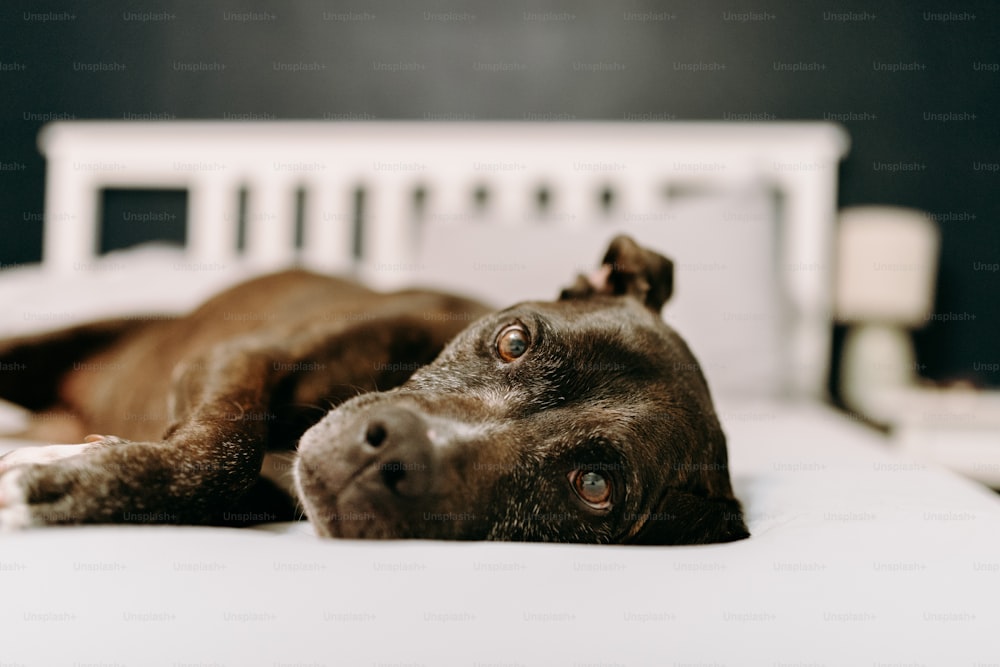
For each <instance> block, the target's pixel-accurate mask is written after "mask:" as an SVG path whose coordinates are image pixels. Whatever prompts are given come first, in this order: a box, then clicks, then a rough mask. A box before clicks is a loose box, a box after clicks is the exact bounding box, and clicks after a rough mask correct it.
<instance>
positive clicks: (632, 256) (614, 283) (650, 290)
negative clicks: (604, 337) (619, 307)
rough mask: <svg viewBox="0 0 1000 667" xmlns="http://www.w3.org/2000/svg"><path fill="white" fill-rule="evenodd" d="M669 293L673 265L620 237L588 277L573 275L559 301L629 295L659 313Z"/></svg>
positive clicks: (671, 288)
mask: <svg viewBox="0 0 1000 667" xmlns="http://www.w3.org/2000/svg"><path fill="white" fill-rule="evenodd" d="M673 291H674V263H673V262H671V261H670V260H669V259H667V258H666V257H664V256H663V255H660V254H658V253H655V252H653V251H652V250H647V249H646V248H643V247H642V246H640V245H639V244H638V243H636V242H635V241H634V240H633V239H632V238H631V237H629V236H625V235H621V236H616V237H615V238H614V239H612V241H611V245H610V246H608V251H607V252H606V253H605V254H604V259H603V260H602V261H601V268H599V269H598V270H597V271H595V272H594V273H592V274H591V275H589V276H582V275H581V276H577V278H576V282H575V283H573V285H572V286H570V287H567V288H566V289H564V290H563V291H562V293H561V294H560V295H559V299H560V300H566V299H585V298H587V297H589V296H592V295H594V294H611V295H615V296H632V297H635V298H636V299H638V300H639V301H640V302H642V303H643V304H645V306H646V307H647V308H649V309H650V310H652V311H653V312H656V313H659V312H660V309H661V308H663V304H665V303H666V302H667V300H668V299H670V295H671V294H673Z"/></svg>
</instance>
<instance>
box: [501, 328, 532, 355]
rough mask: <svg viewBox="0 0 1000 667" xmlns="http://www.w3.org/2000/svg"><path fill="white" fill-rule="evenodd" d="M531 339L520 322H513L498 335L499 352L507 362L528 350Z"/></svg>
mask: <svg viewBox="0 0 1000 667" xmlns="http://www.w3.org/2000/svg"><path fill="white" fill-rule="evenodd" d="M530 344H531V339H530V338H529V337H528V332H527V331H526V330H525V328H524V327H522V326H521V325H520V324H512V325H511V326H509V327H507V328H506V329H504V330H503V331H501V332H500V335H499V336H497V354H499V355H500V358H501V359H503V360H504V361H506V362H511V361H514V360H515V359H517V358H518V357H520V356H522V355H523V354H524V353H525V352H527V351H528V345H530Z"/></svg>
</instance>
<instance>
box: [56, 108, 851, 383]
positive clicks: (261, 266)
mask: <svg viewBox="0 0 1000 667" xmlns="http://www.w3.org/2000/svg"><path fill="white" fill-rule="evenodd" d="M39 144H40V147H41V150H42V152H43V153H44V155H45V157H46V158H47V160H48V167H47V180H46V199H45V232H44V234H45V235H44V262H43V263H44V266H45V267H46V268H47V269H48V270H50V271H51V272H53V273H57V274H58V273H63V274H65V273H69V272H72V271H75V270H77V268H78V267H81V266H84V267H86V266H92V265H93V264H94V263H93V262H92V260H93V259H94V257H95V255H96V254H97V244H96V239H97V238H99V235H98V231H99V230H98V225H99V196H100V192H101V190H102V189H105V188H178V189H186V190H187V191H188V193H189V196H188V214H187V217H188V227H187V239H188V244H187V249H186V253H187V258H188V259H189V260H190V261H191V262H192V263H196V264H201V263H204V264H213V263H215V264H220V265H226V266H229V265H232V264H241V265H243V266H244V267H245V266H247V265H249V266H251V267H253V269H254V270H260V271H266V270H270V269H274V268H277V267H281V266H287V265H289V264H293V263H298V264H301V265H304V266H307V267H309V268H313V269H317V270H322V271H331V272H348V273H354V274H355V275H357V276H359V277H360V278H362V279H365V280H367V281H369V282H370V283H372V284H374V285H375V286H377V287H381V288H392V287H396V286H399V285H402V284H405V283H406V282H407V279H408V276H407V272H406V271H405V267H407V266H408V265H409V262H411V261H412V252H413V247H414V244H413V242H412V240H413V235H414V229H415V222H416V221H417V220H418V219H423V220H435V221H437V222H442V223H446V224H460V223H461V222H464V221H477V220H482V221H486V222H491V223H494V224H504V225H515V226H516V225H529V224H534V223H535V222H545V223H546V224H550V225H562V226H564V227H566V228H567V229H573V228H574V227H575V226H579V225H585V224H591V223H590V221H593V220H603V219H608V218H615V217H624V218H629V217H634V218H640V219H641V218H643V217H648V216H650V215H655V214H656V213H657V212H658V211H660V210H662V208H663V207H664V206H667V205H668V202H667V197H666V196H665V194H664V193H666V192H669V190H670V189H683V188H713V189H721V190H726V189H739V188H747V187H757V188H767V189H769V190H773V191H774V192H776V193H778V194H780V196H781V202H782V205H781V207H780V213H781V217H782V219H781V220H780V221H779V222H780V227H779V229H781V230H782V231H781V254H780V257H781V258H782V266H781V267H780V273H781V275H782V276H783V278H784V280H783V281H782V282H783V283H784V285H783V286H784V288H785V292H786V296H787V297H788V299H789V300H790V303H791V308H790V309H789V312H790V314H791V319H792V321H791V322H790V323H789V324H790V329H789V330H790V332H791V333H790V340H789V354H790V355H791V360H790V367H792V368H795V369H796V372H795V374H794V378H793V380H794V386H793V387H791V389H792V391H793V393H796V394H800V395H802V394H804V395H809V396H813V397H821V396H823V395H824V394H825V385H826V377H827V373H828V366H829V345H830V335H829V331H830V320H831V294H830V291H831V284H832V280H831V271H832V266H833V263H832V257H831V251H832V247H833V239H834V233H833V231H834V216H835V210H836V203H837V166H838V163H839V160H840V159H841V158H842V157H843V156H844V155H845V153H846V152H847V149H848V139H847V135H846V133H845V132H844V131H843V130H842V129H841V128H840V127H838V126H836V125H832V124H828V123H766V124H764V123H617V122H606V123H605V122H602V123H591V122H588V123H560V124H554V123H410V122H372V123H336V122H311V121H288V122H263V123H259V122H249V123H242V122H211V121H196V122H195V121H192V122H103V121H93V122H91V121H84V122H57V123H53V124H51V125H49V126H47V127H45V128H43V131H42V133H41V135H40V139H39ZM359 190H361V191H363V192H364V199H363V201H364V204H363V207H362V210H360V211H359V210H357V201H358V196H357V193H358V191H359ZM241 191H242V192H245V193H246V200H245V201H246V202H247V210H246V211H245V214H244V216H243V217H244V219H245V222H244V224H245V237H244V238H245V247H244V250H243V252H242V253H241V252H239V251H238V249H237V236H238V226H239V224H240V201H241ZM543 192H544V194H540V193H543ZM609 196H610V197H611V198H612V199H611V200H612V201H613V202H614V205H613V206H610V207H608V206H605V205H604V203H605V202H606V201H607V199H608V197H609ZM297 202H302V203H303V204H302V206H301V210H299V207H298V204H297ZM356 220H360V223H356ZM298 221H301V222H300V223H299V222H298ZM298 224H301V233H302V235H303V237H304V239H305V243H304V244H303V247H302V248H301V249H299V248H297V247H296V242H295V239H296V231H297V230H296V227H297V225H298ZM359 224H360V229H362V230H363V232H362V234H363V240H364V242H363V245H362V252H361V253H360V256H355V252H354V249H355V241H356V239H355V232H356V229H357V228H358V225H359ZM384 266H394V267H400V268H402V269H404V270H394V271H384V270H381V271H380V270H377V269H378V268H379V267H384Z"/></svg>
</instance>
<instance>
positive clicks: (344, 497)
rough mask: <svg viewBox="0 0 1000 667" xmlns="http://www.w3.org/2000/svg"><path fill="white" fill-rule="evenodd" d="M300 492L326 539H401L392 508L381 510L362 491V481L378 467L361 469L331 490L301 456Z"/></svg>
mask: <svg viewBox="0 0 1000 667" xmlns="http://www.w3.org/2000/svg"><path fill="white" fill-rule="evenodd" d="M295 469H296V473H295V479H296V491H297V492H298V496H299V499H300V501H301V502H302V504H303V506H304V507H305V510H306V516H307V517H308V518H309V521H310V522H311V523H312V525H313V527H314V528H315V529H316V532H317V533H318V534H319V535H320V536H322V537H333V538H347V539H351V538H354V539H387V538H393V537H398V536H399V535H397V531H396V530H394V527H393V526H392V525H391V523H392V522H391V521H390V520H389V517H390V516H391V512H390V511H388V508H384V507H378V506H377V504H376V502H375V501H374V499H373V498H371V497H370V496H369V495H368V494H365V493H364V492H363V491H361V489H360V486H361V485H360V484H359V483H358V480H359V478H362V477H364V476H365V475H371V474H372V473H373V472H374V470H373V469H374V465H372V464H368V465H364V466H361V468H359V469H358V470H355V471H354V472H353V473H351V474H349V475H347V476H346V479H345V481H344V482H342V483H340V484H337V485H336V486H335V487H331V485H330V483H329V480H328V478H327V476H325V475H324V474H322V473H321V472H319V471H317V470H315V469H314V468H313V467H311V466H310V465H309V464H308V463H306V462H305V461H303V459H302V458H301V457H299V459H298V460H297V462H296V465H295Z"/></svg>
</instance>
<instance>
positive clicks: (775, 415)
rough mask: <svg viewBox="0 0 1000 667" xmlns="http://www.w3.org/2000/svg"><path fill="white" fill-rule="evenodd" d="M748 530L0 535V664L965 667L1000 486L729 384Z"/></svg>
mask: <svg viewBox="0 0 1000 667" xmlns="http://www.w3.org/2000/svg"><path fill="white" fill-rule="evenodd" d="M720 413H721V417H722V420H723V423H724V425H725V427H726V430H727V433H728V435H729V441H730V455H731V467H732V474H733V479H734V484H735V486H736V492H737V494H738V495H739V497H740V498H741V499H742V500H743V503H744V506H745V509H746V512H747V515H748V523H749V526H750V530H751V532H752V533H753V536H752V537H751V538H750V539H748V540H745V541H742V542H738V543H734V544H727V545H713V546H701V547H594V546H573V545H539V544H499V543H471V544H461V543H444V542H423V541H401V542H353V541H320V540H317V539H316V538H314V537H312V536H311V535H309V530H308V526H306V525H305V524H300V525H293V526H284V527H280V528H279V530H278V531H277V532H279V533H283V534H277V535H276V534H273V532H275V531H264V530H229V529H205V528H139V527H127V528H116V527H99V528H66V529H44V530H35V531H30V532H25V533H23V534H14V535H3V536H0V597H2V599H3V600H4V603H3V605H2V611H0V637H3V639H2V642H0V663H2V664H5V665H9V664H15V665H53V664H67V665H70V664H78V665H84V664H102V665H105V664H106V665H111V664H117V665H140V664H141V665H181V664H185V665H186V664H197V665H233V666H236V665H269V666H277V665H346V664H358V665H373V666H375V665H577V666H582V665H647V664H649V665H654V664H655V665H673V666H680V665H768V666H772V667H773V666H776V665H927V666H930V665H949V666H954V665H976V664H995V663H996V661H997V655H998V652H1000V642H998V640H996V639H995V633H996V628H997V626H998V621H1000V611H998V608H997V604H996V593H997V592H1000V537H998V531H997V528H998V527H1000V501H998V500H997V497H996V496H995V495H994V494H993V493H991V492H989V491H987V490H986V489H984V488H982V487H979V486H976V485H975V484H973V483H971V482H968V481H966V480H964V479H962V478H960V477H958V476H956V475H954V474H952V473H949V472H946V471H943V470H938V469H933V468H930V467H927V466H924V465H922V464H915V463H913V462H911V461H908V460H906V459H902V458H899V457H898V456H896V455H894V454H892V453H890V452H889V451H888V450H887V449H886V446H885V444H884V443H883V441H882V440H881V438H880V437H879V436H878V435H876V434H874V433H872V432H870V431H867V430H866V429H865V428H864V427H862V426H860V425H857V424H853V423H851V422H849V421H848V420H846V419H844V418H843V417H841V416H839V415H837V414H835V413H833V412H832V411H829V410H827V409H825V408H822V407H818V406H813V405H807V404H802V405H790V404H780V403H765V402H761V403H747V402H740V403H727V404H723V405H720Z"/></svg>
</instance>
